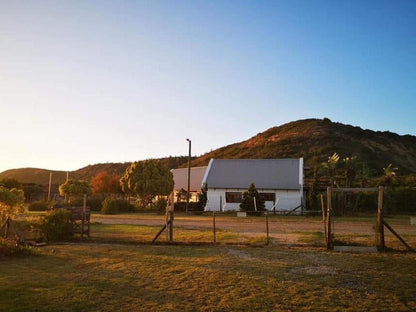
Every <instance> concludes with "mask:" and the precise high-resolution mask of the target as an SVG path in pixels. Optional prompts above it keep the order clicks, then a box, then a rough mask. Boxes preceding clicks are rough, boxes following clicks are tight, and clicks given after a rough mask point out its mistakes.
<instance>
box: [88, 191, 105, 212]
mask: <svg viewBox="0 0 416 312" xmlns="http://www.w3.org/2000/svg"><path fill="white" fill-rule="evenodd" d="M103 201H104V197H102V196H101V195H91V196H90V197H88V198H87V206H88V207H90V209H91V211H101V207H102V204H103Z"/></svg>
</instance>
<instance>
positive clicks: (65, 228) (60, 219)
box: [39, 209, 73, 241]
mask: <svg viewBox="0 0 416 312" xmlns="http://www.w3.org/2000/svg"><path fill="white" fill-rule="evenodd" d="M69 217H70V212H69V211H68V210H66V209H55V210H51V211H50V212H48V214H47V215H46V216H45V217H43V219H42V220H41V222H40V225H39V229H40V231H41V234H42V235H43V236H44V237H45V238H46V239H47V240H48V241H64V240H68V239H70V238H71V237H72V236H73V229H72V224H71V222H70V220H69Z"/></svg>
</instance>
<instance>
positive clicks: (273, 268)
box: [0, 243, 416, 311]
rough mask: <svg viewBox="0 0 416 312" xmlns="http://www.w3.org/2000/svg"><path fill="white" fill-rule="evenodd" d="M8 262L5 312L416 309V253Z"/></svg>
mask: <svg viewBox="0 0 416 312" xmlns="http://www.w3.org/2000/svg"><path fill="white" fill-rule="evenodd" d="M39 253H40V255H39V256H32V257H28V258H9V259H6V260H4V259H3V260H1V261H0V271H1V275H0V310H1V311H115V310H117V311H180V310H182V311H414V310H415V309H416V298H415V296H414V294H415V292H416V265H415V264H416V255H415V254H404V253H386V254H339V253H333V252H326V251H324V250H321V249H288V248H276V247H268V248H254V247H238V246H225V245H220V246H177V245H159V246H152V245H135V246H133V245H116V244H90V243H88V244H78V245H76V244H70V245H54V246H47V247H44V248H42V249H41V250H40V252H39Z"/></svg>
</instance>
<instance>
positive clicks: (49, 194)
mask: <svg viewBox="0 0 416 312" xmlns="http://www.w3.org/2000/svg"><path fill="white" fill-rule="evenodd" d="M51 186H52V171H51V172H49V186H48V202H49V201H51Z"/></svg>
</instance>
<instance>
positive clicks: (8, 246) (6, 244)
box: [0, 238, 33, 257]
mask: <svg viewBox="0 0 416 312" xmlns="http://www.w3.org/2000/svg"><path fill="white" fill-rule="evenodd" d="M32 253H33V250H32V248H30V247H25V246H20V245H19V244H17V242H16V241H15V240H11V239H5V238H0V257H10V256H19V255H28V254H32Z"/></svg>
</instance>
